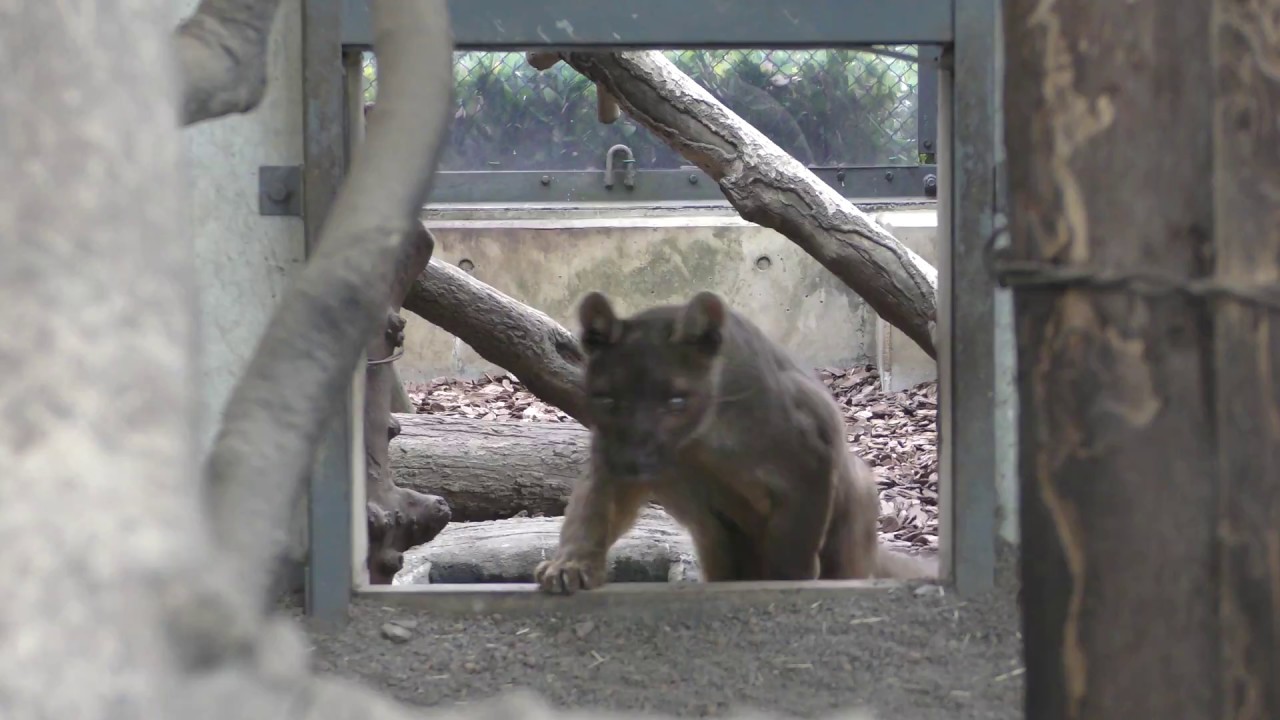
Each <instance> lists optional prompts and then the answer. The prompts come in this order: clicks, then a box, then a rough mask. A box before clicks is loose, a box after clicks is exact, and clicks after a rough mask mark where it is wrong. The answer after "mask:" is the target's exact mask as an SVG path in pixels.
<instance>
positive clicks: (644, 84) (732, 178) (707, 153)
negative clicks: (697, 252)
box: [539, 51, 938, 357]
mask: <svg viewBox="0 0 1280 720" xmlns="http://www.w3.org/2000/svg"><path fill="white" fill-rule="evenodd" d="M561 58H562V59H563V60H564V61H565V62H567V63H569V65H571V66H572V67H573V68H574V69H575V70H577V71H578V72H580V73H582V75H584V76H585V77H587V78H588V79H589V80H591V81H593V82H595V83H596V84H597V85H598V86H600V87H603V88H606V89H607V90H608V91H609V93H610V94H611V95H612V96H613V98H614V99H616V100H617V102H618V103H619V104H620V105H621V106H622V108H623V109H624V110H626V112H627V113H628V114H629V115H630V116H631V117H632V118H634V119H635V120H636V122H638V123H640V124H641V125H644V126H645V127H646V128H648V129H649V130H650V131H651V132H653V133H654V134H655V135H657V136H658V137H660V138H662V139H663V140H665V141H666V142H667V144H668V145H670V146H671V147H672V148H674V149H675V150H676V151H677V152H679V153H680V154H681V155H682V156H683V157H684V158H685V159H687V160H689V161H690V162H692V163H693V164H695V165H697V166H698V167H699V168H700V169H701V170H702V171H703V172H705V173H707V174H708V175H710V176H711V177H712V178H714V179H715V181H716V182H717V183H719V185H720V190H721V191H722V192H723V193H724V195H725V197H726V198H728V200H729V203H730V204H731V205H733V207H734V208H735V209H737V211H738V213H739V214H740V215H742V217H743V219H745V220H748V221H750V222H754V223H756V224H758V225H761V226H763V227H767V228H771V229H773V230H777V231H778V232H780V233H782V234H783V235H784V236H786V237H787V238H788V239H790V240H791V241H792V242H794V243H795V244H796V245H798V246H800V248H801V249H803V250H804V251H805V252H807V253H809V255H811V256H812V257H813V258H814V259H815V260H817V261H818V262H819V263H821V264H822V265H823V267H825V268H827V269H828V270H830V271H831V272H832V273H834V274H835V275H836V277H839V278H840V279H841V280H843V281H844V282H845V284H847V285H848V286H849V287H850V288H852V289H853V291H854V292H856V293H858V295H860V296H861V297H862V298H863V300H865V301H866V302H867V304H868V305H870V306H871V308H872V309H873V310H875V311H876V312H877V313H878V314H879V315H880V317H882V318H884V319H885V321H886V322H888V323H889V324H890V325H893V326H894V327H897V328H898V329H900V330H902V332H903V333H905V334H906V335H907V337H909V338H911V339H912V340H914V341H915V342H916V344H918V345H919V346H920V347H921V349H923V350H924V351H925V352H927V353H929V355H930V357H934V356H935V353H936V351H935V348H934V343H933V333H934V326H935V323H936V318H937V309H936V300H935V295H936V292H937V285H938V273H937V271H936V270H935V269H934V268H933V266H932V265H930V264H929V263H928V262H926V261H925V260H924V259H923V258H921V257H920V256H919V255H918V254H916V253H915V252H912V251H911V250H910V249H909V248H907V247H906V246H904V245H903V244H902V243H900V242H898V240H897V239H896V238H894V237H893V235H891V234H890V233H889V232H888V231H886V230H885V229H884V228H881V227H880V226H878V225H876V224H875V223H874V222H872V220H871V218H869V217H868V216H867V215H866V213H863V212H862V211H861V210H859V209H858V208H857V207H855V206H854V205H853V203H851V202H849V201H848V200H846V199H845V198H844V197H842V196H841V195H840V194H839V193H838V192H836V191H835V189H834V188H832V187H831V186H830V185H828V184H826V183H825V182H823V181H822V180H820V179H819V178H818V177H817V176H816V175H814V174H813V173H812V172H811V171H810V170H809V169H808V168H806V167H805V166H804V165H803V164H801V163H800V162H799V161H797V160H796V159H795V158H793V157H791V156H790V155H789V154H787V153H786V152H785V151H784V150H782V149H781V148H779V147H778V146H777V145H776V144H774V142H773V141H772V140H770V139H769V138H767V137H765V135H764V134H763V133H761V132H760V131H759V130H757V129H756V128H755V127H753V126H752V125H750V124H749V123H746V122H744V121H743V120H742V119H741V118H739V117H738V116H737V115H735V114H734V113H733V111H731V110H729V109H728V108H726V107H725V106H724V105H722V104H721V103H720V102H719V101H718V100H716V99H715V98H714V97H712V96H711V94H710V93H709V92H707V91H706V90H705V89H703V87H702V86H701V85H699V84H698V83H697V82H695V81H694V80H693V79H692V78H690V77H689V76H688V75H685V74H684V73H683V72H681V71H680V69H679V68H677V67H676V66H675V65H674V64H672V63H671V62H670V61H669V60H667V59H666V58H665V57H663V56H662V54H661V53H659V52H654V51H644V52H621V53H601V52H571V53H562V54H561ZM552 64H553V63H549V62H548V61H547V59H545V58H543V59H541V62H540V63H539V65H540V66H542V67H550V66H551V65H552Z"/></svg>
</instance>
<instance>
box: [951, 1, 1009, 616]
mask: <svg viewBox="0 0 1280 720" xmlns="http://www.w3.org/2000/svg"><path fill="white" fill-rule="evenodd" d="M996 2H997V0H969V1H967V2H957V3H956V4H955V44H954V46H952V47H951V48H950V50H949V51H948V52H944V54H943V60H942V72H941V74H940V78H939V93H938V99H939V122H938V130H939V132H938V136H939V140H940V145H941V149H940V151H939V153H938V164H939V192H938V198H939V203H938V218H939V223H938V225H939V240H941V246H940V247H939V253H938V255H939V258H940V260H941V262H940V263H939V265H940V267H939V288H938V291H939V303H938V305H939V316H940V317H939V324H938V334H939V338H938V339H939V343H938V344H939V362H938V380H939V409H940V411H941V412H940V420H939V422H940V434H941V441H940V443H939V445H940V447H939V454H940V457H939V474H940V477H941V479H942V483H941V485H942V492H941V496H942V497H941V499H940V500H941V504H942V509H943V515H942V519H941V523H942V527H941V528H940V530H941V535H942V542H943V544H944V545H945V552H944V553H943V557H942V563H943V572H944V575H945V577H946V578H947V579H949V580H950V581H951V582H952V583H953V584H954V586H955V588H956V590H957V591H958V592H959V593H962V594H970V593H976V592H982V591H983V590H985V589H987V588H990V587H991V586H992V585H993V583H994V579H995V541H996V522H995V521H996V489H995V472H996V463H995V440H996V438H995V392H994V391H995V373H994V368H995V335H994V325H995V323H994V319H995V314H994V304H993V298H994V290H995V287H994V283H993V279H992V278H991V277H990V274H989V272H988V263H987V261H986V254H987V252H988V250H987V248H988V245H989V239H990V238H991V234H992V229H993V227H994V224H993V217H994V210H995V126H994V120H995V71H994V32H995V23H996V13H995V10H996Z"/></svg>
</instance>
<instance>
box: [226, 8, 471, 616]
mask: <svg viewBox="0 0 1280 720" xmlns="http://www.w3.org/2000/svg"><path fill="white" fill-rule="evenodd" d="M373 23H374V37H375V43H376V47H377V48H378V55H379V59H380V62H379V63H378V64H379V70H380V74H381V75H382V77H381V79H380V89H379V92H380V94H381V95H382V100H381V102H379V103H378V106H377V107H376V108H375V109H374V110H373V112H371V113H370V115H369V127H368V135H367V139H366V140H365V142H364V143H363V144H362V145H361V146H360V152H358V153H356V154H355V157H354V159H353V161H352V164H351V170H350V174H349V176H348V177H347V179H346V181H345V182H344V183H343V185H342V187H341V189H340V190H339V191H338V194H337V197H336V198H335V199H334V203H333V208H332V210H331V212H330V216H329V218H328V220H327V222H326V223H325V225H324V228H323V229H322V231H321V236H320V242H319V247H318V249H317V252H316V254H315V256H314V257H313V258H312V259H311V260H310V261H309V262H308V263H307V265H306V267H305V268H304V269H303V270H302V271H301V272H300V273H299V274H298V275H297V277H296V278H295V279H294V281H293V283H292V284H291V285H290V287H289V288H288V290H286V292H285V294H284V297H283V298H281V301H280V304H279V306H278V307H277V309H276V311H275V313H274V314H273V316H272V319H271V322H270V323H269V325H268V326H267V329H266V331H265V333H264V335H263V338H262V341H261V342H260V344H259V346H258V349H257V351H256V353H255V354H254V356H253V358H252V360H251V361H250V363H249V366H248V368H247V369H246V371H245V373H244V375H243V376H242V378H241V380H240V382H239V383H238V384H237V385H236V387H235V388H234V390H233V391H232V394H231V398H230V400H229V401H228V403H227V407H226V411H225V415H224V421H223V426H222V428H221V431H220V433H219V435H218V437H217V439H216V441H215V444H214V449H213V452H212V453H211V455H210V458H209V465H208V469H207V476H208V480H209V491H210V495H211V497H210V501H211V503H212V517H213V522H214V528H215V532H216V533H217V536H218V539H219V541H220V542H221V543H222V544H223V546H224V547H226V548H227V549H229V550H230V552H231V553H232V556H233V559H234V561H235V562H236V563H237V564H238V565H239V566H240V567H241V568H243V571H244V573H245V575H246V580H245V582H246V583H247V584H248V586H249V589H250V593H251V594H252V595H253V596H255V597H264V596H265V593H266V588H267V587H268V578H269V569H270V567H271V563H273V562H274V561H275V559H276V558H277V557H278V556H279V554H280V552H281V551H282V550H283V548H284V547H285V544H286V537H285V534H286V529H287V527H288V523H287V522H286V520H287V519H288V517H289V513H290V511H291V510H292V509H293V507H294V504H295V501H296V498H297V496H298V493H299V492H300V490H301V488H302V486H303V480H304V478H305V477H306V476H307V473H308V472H309V470H310V468H311V464H312V461H313V458H314V457H315V453H316V450H317V448H318V445H319V442H320V438H321V434H322V432H321V431H322V429H323V427H324V424H325V422H326V421H327V420H328V418H329V417H330V416H331V415H332V412H333V408H334V406H335V404H336V402H335V401H336V400H337V398H338V397H339V396H340V395H341V393H342V392H344V390H345V389H346V388H347V386H348V384H349V382H350V378H351V373H352V372H353V371H354V369H355V367H356V364H357V362H361V361H362V360H363V358H362V353H363V351H364V348H365V345H366V344H367V343H368V342H369V341H370V340H371V339H372V337H373V334H374V333H378V332H382V331H383V329H384V320H385V318H386V307H387V303H388V288H390V287H391V286H392V284H393V282H394V281H395V273H396V269H397V266H398V264H399V261H400V258H401V256H402V253H403V252H404V249H403V247H404V245H405V243H408V242H419V243H430V242H431V240H430V237H429V235H428V234H427V231H426V229H425V228H424V227H423V226H422V224H421V223H420V222H419V221H418V219H417V216H418V213H419V212H420V211H421V208H422V204H423V202H424V201H425V199H426V197H427V194H428V190H429V185H430V181H431V176H432V174H433V173H434V171H435V167H436V160H437V155H438V150H439V147H440V145H441V142H442V141H443V139H444V137H445V133H446V130H447V123H448V118H449V107H450V105H451V99H452V95H453V56H452V50H453V41H452V37H451V34H450V30H449V24H448V13H447V8H446V5H445V2H444V0H416V1H414V2H406V1H405V0H379V1H378V2H375V3H374V6H373Z"/></svg>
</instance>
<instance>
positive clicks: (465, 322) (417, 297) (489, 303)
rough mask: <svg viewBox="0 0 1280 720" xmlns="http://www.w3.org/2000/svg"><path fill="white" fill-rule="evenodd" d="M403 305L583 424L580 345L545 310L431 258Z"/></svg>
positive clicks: (410, 289) (583, 404)
mask: <svg viewBox="0 0 1280 720" xmlns="http://www.w3.org/2000/svg"><path fill="white" fill-rule="evenodd" d="M404 309H406V310H408V311H409V312H411V313H413V314H415V315H417V316H419V317H421V318H422V319H423V320H426V321H427V322H429V323H431V324H432V325H435V326H437V327H439V328H440V329H442V330H444V331H445V332H448V333H451V334H452V335H453V336H454V337H457V338H458V339H459V340H461V341H463V342H464V343H466V344H467V345H470V346H471V349H473V350H475V351H476V352H477V353H479V354H480V357H482V358H484V359H485V360H488V361H489V362H491V363H494V364H495V365H498V366H500V367H502V368H504V369H506V370H507V371H508V372H510V373H512V374H514V375H515V376H516V377H518V378H520V381H521V382H523V383H524V384H525V386H526V387H528V388H529V392H532V393H533V394H534V395H537V396H538V397H539V398H540V399H542V400H543V401H544V402H548V403H551V404H552V405H555V406H556V407H558V408H560V409H561V410H563V411H565V412H566V413H568V414H569V415H571V416H573V417H574V418H575V419H576V420H578V421H579V422H584V417H585V415H584V412H585V410H586V396H585V395H584V394H583V391H582V364H583V362H584V358H583V355H582V349H581V348H580V347H579V346H578V339H577V338H575V337H574V336H573V333H571V332H569V331H568V330H566V329H565V328H564V327H563V326H562V325H560V323H558V322H556V321H555V320H553V319H551V318H550V317H548V316H547V314H546V313H544V312H541V311H540V310H537V309H536V308H532V307H529V306H528V305H525V304H524V303H522V302H520V301H519V300H516V299H515V298H513V297H510V296H508V295H506V294H504V293H502V292H501V291H500V290H498V289H496V288H493V287H491V286H489V285H486V284H485V283H483V282H480V281H479V280H477V279H475V278H474V277H471V276H470V275H468V274H467V273H465V272H463V271H462V270H459V269H458V268H456V267H454V266H453V265H450V264H449V263H446V262H441V261H440V260H437V259H434V258H432V260H431V262H430V263H428V264H427V269H426V270H425V271H424V272H423V273H422V274H421V275H419V276H418V279H417V281H416V282H414V284H413V285H412V286H411V287H410V288H409V294H408V295H407V296H406V297H405V299H404Z"/></svg>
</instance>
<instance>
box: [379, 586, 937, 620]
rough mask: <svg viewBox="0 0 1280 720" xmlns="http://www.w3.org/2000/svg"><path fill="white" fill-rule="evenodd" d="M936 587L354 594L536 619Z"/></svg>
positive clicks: (396, 589) (445, 589) (460, 589)
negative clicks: (603, 610) (572, 612)
mask: <svg viewBox="0 0 1280 720" xmlns="http://www.w3.org/2000/svg"><path fill="white" fill-rule="evenodd" d="M936 584H937V583H936V582H933V581H911V582H902V581H895V580H808V581H804V582H784V581H767V582H737V583H670V584H669V583H615V584H610V585H605V586H604V587H601V588H597V589H595V590H590V591H587V592H579V593H574V594H573V595H568V596H557V595H548V594H546V593H543V592H539V591H538V589H537V586H535V585H533V584H532V583H522V584H496V583H495V584H475V585H377V586H364V587H360V588H358V589H357V590H356V596H357V598H359V599H361V600H368V601H373V602H377V603H379V604H382V605H385V606H394V607H409V608H420V609H423V610H430V611H431V612H433V613H445V614H461V615H466V614H476V613H486V612H502V613H507V614H510V613H519V612H529V613H538V612H546V611H548V610H555V611H561V610H576V609H597V608H608V609H627V610H646V609H660V610H661V609H669V608H671V607H690V606H697V605H700V604H702V603H705V602H707V601H710V600H713V599H731V600H732V601H733V602H744V603H747V602H751V603H768V602H783V601H787V600H794V599H797V598H799V599H804V600H810V599H811V600H812V601H814V602H816V601H819V600H822V599H823V598H827V597H831V596H832V595H833V594H834V595H844V596H847V595H848V594H849V593H864V592H885V591H890V590H895V589H904V588H916V587H920V586H923V585H936Z"/></svg>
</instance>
